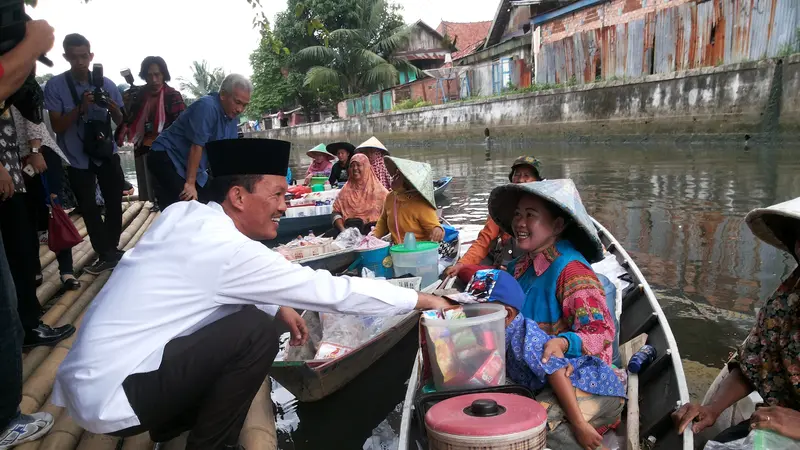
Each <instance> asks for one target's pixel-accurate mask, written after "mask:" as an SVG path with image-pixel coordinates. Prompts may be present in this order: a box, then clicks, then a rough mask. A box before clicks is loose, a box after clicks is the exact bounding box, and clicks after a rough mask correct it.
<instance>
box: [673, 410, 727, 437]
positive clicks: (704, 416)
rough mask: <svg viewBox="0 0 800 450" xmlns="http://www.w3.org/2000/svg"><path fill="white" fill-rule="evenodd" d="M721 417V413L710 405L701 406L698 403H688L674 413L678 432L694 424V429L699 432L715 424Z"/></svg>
mask: <svg viewBox="0 0 800 450" xmlns="http://www.w3.org/2000/svg"><path fill="white" fill-rule="evenodd" d="M717 417H719V413H717V412H716V411H714V409H712V408H711V407H710V406H707V405H706V406H700V405H698V404H696V403H687V404H685V405H683V406H681V407H680V409H678V410H677V411H675V412H674V413H672V421H673V422H675V428H677V429H678V434H681V433H683V430H685V429H686V427H687V426H689V424H690V423H692V422H694V425H692V431H693V432H694V433H699V432H701V431H703V430H705V429H706V428H708V427H710V426H711V425H714V423H715V422H716V421H717Z"/></svg>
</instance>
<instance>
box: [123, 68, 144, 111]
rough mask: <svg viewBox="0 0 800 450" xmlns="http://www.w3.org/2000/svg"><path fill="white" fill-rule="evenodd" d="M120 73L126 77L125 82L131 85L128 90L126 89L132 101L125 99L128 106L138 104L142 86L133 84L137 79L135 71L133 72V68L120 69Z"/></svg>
mask: <svg viewBox="0 0 800 450" xmlns="http://www.w3.org/2000/svg"><path fill="white" fill-rule="evenodd" d="M119 74H120V75H122V78H125V82H126V83H128V85H129V86H130V87H129V88H128V90H127V91H125V93H126V94H129V95H130V102H129V101H128V100H127V99H126V100H125V104H126V106H130V105H133V104H136V103H137V101H138V99H139V89H140V87H139V86H135V85H134V84H133V83H134V82H135V81H136V80H134V79H133V73H131V69H122V70H120V71H119ZM129 103H130V104H129Z"/></svg>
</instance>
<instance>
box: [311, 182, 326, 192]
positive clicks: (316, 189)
mask: <svg viewBox="0 0 800 450" xmlns="http://www.w3.org/2000/svg"><path fill="white" fill-rule="evenodd" d="M324 190H325V188H324V187H323V186H322V185H321V184H312V185H311V192H322V191H324Z"/></svg>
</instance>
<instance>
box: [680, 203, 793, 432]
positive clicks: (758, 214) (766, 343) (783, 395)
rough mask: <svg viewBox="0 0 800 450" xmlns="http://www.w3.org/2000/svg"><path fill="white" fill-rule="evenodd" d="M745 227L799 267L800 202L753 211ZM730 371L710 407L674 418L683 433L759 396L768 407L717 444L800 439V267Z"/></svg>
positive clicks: (769, 304)
mask: <svg viewBox="0 0 800 450" xmlns="http://www.w3.org/2000/svg"><path fill="white" fill-rule="evenodd" d="M745 222H747V225H748V226H749V227H750V230H751V231H752V232H753V234H754V235H755V236H756V237H757V238H759V239H760V240H762V241H764V242H766V243H767V244H769V245H771V246H773V247H775V248H777V249H779V250H781V251H784V252H787V253H789V254H790V255H792V256H793V257H794V259H795V260H796V261H798V262H800V197H798V198H795V199H793V200H789V201H787V202H783V203H779V204H777V205H774V206H770V207H769V208H759V209H755V210H753V211H750V213H749V214H748V215H747V217H746V218H745ZM727 369H728V375H727V376H726V377H725V379H724V380H723V381H722V383H721V384H720V386H719V388H718V389H717V391H716V392H715V393H714V394H713V395H712V396H711V399H710V401H709V402H708V404H706V405H702V406H701V405H698V404H696V403H687V404H686V405H683V407H681V408H680V409H679V410H678V411H676V412H675V413H673V415H672V418H673V420H674V421H675V424H676V426H677V428H678V433H683V431H684V430H685V429H686V427H688V426H689V425H690V424H691V426H692V431H693V432H694V433H700V432H701V431H703V430H704V429H706V428H708V427H710V426H712V425H714V424H715V423H716V422H717V419H718V418H719V416H720V414H721V413H722V412H723V411H725V410H726V409H728V408H729V407H730V406H732V405H733V404H734V403H736V402H738V401H739V400H741V399H743V398H745V397H747V396H748V395H750V393H751V392H753V391H757V392H758V393H759V395H761V398H763V399H764V403H766V405H767V406H765V407H762V408H758V409H756V411H755V413H753V415H752V417H750V419H747V420H745V421H744V422H742V423H740V424H738V425H735V426H733V427H731V428H728V429H727V430H725V431H723V432H722V433H721V434H720V435H718V436H717V437H716V438H714V439H713V440H714V441H717V442H723V443H724V442H730V441H735V440H738V439H741V438H744V437H746V436H747V435H748V433H749V432H750V430H753V429H760V430H771V431H773V432H775V433H778V434H781V435H783V436H785V437H787V438H790V439H794V440H800V427H798V424H800V266H798V267H795V269H794V271H793V272H792V274H791V275H789V277H788V278H787V279H786V280H785V281H784V282H783V283H782V284H781V285H780V286H779V287H778V289H777V290H776V291H775V293H773V294H772V295H771V296H770V297H769V298H767V301H766V302H765V303H764V306H763V307H762V308H761V309H760V310H759V311H758V316H757V317H756V324H755V326H754V327H753V329H752V330H751V331H750V335H749V336H748V337H747V339H746V340H745V341H744V344H742V346H741V347H740V348H739V350H738V351H737V352H736V353H735V354H734V356H733V357H732V358H731V360H730V361H729V362H728V367H727Z"/></svg>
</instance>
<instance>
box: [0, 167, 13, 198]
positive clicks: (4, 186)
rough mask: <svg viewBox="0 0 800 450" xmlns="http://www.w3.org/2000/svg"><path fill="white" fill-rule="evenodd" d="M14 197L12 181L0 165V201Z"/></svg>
mask: <svg viewBox="0 0 800 450" xmlns="http://www.w3.org/2000/svg"><path fill="white" fill-rule="evenodd" d="M13 195H14V180H12V179H11V174H10V173H8V171H7V170H6V168H5V167H3V165H2V164H0V201H3V200H6V199H9V198H11V197H12V196H13Z"/></svg>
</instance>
